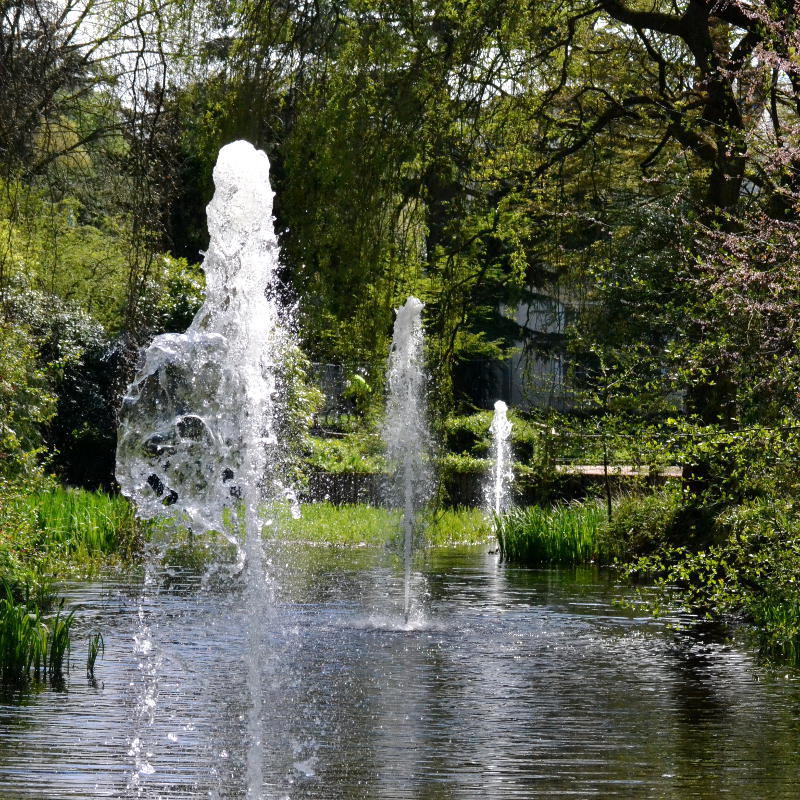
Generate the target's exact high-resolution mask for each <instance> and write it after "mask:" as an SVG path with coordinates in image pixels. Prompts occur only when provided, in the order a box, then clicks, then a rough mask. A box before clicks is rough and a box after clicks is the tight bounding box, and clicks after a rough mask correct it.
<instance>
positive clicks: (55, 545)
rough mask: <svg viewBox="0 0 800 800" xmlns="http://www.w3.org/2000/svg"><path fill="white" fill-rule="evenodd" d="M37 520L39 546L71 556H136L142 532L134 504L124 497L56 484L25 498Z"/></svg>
mask: <svg viewBox="0 0 800 800" xmlns="http://www.w3.org/2000/svg"><path fill="white" fill-rule="evenodd" d="M20 502H22V503H23V504H24V505H25V507H26V509H27V511H28V513H29V514H30V515H31V517H32V518H33V519H34V520H35V527H36V528H37V530H38V535H39V546H40V547H42V548H44V549H46V550H49V551H53V552H54V553H58V554H61V555H63V556H67V557H69V558H70V559H72V560H74V559H80V558H81V557H93V556H98V555H111V554H115V555H126V556H130V555H133V554H134V553H135V552H136V551H137V550H138V546H139V543H138V532H137V528H136V524H135V520H134V517H133V512H132V509H131V505H130V503H129V502H128V501H127V500H126V499H125V498H124V497H120V496H113V495H108V494H105V493H103V492H90V491H86V490H83V489H65V488H62V487H54V488H52V489H50V490H48V491H40V492H35V493H33V494H31V495H28V496H26V497H25V498H23V499H21V500H20Z"/></svg>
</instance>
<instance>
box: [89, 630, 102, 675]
mask: <svg viewBox="0 0 800 800" xmlns="http://www.w3.org/2000/svg"><path fill="white" fill-rule="evenodd" d="M105 653H106V644H105V642H104V641H103V634H102V633H100V632H99V631H98V632H96V633H93V634H92V636H91V637H90V639H89V652H88V654H87V656H86V677H87V678H88V679H89V680H94V665H95V662H96V661H97V656H99V655H100V656H103V655H105Z"/></svg>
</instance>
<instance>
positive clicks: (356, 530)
mask: <svg viewBox="0 0 800 800" xmlns="http://www.w3.org/2000/svg"><path fill="white" fill-rule="evenodd" d="M399 525H400V514H399V513H398V512H396V511H392V510H389V509H386V508H376V507H375V506H367V505H361V504H352V505H351V504H344V505H338V506H337V505H334V504H333V503H308V504H306V505H304V506H303V508H302V517H301V518H300V519H293V518H292V517H291V516H290V515H289V514H288V513H287V514H286V515H285V516H282V517H281V518H280V519H279V520H278V525H277V529H278V536H279V537H281V538H287V539H294V540H301V541H309V542H319V543H323V544H331V545H340V546H351V547H355V546H364V545H372V546H375V545H381V544H384V543H385V542H387V541H388V540H389V539H391V537H392V535H393V534H394V532H395V531H396V530H397V529H398V527H399Z"/></svg>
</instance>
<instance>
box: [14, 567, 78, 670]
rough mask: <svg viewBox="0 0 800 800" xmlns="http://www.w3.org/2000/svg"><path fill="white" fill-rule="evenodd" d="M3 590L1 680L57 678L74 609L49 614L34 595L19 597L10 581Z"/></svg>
mask: <svg viewBox="0 0 800 800" xmlns="http://www.w3.org/2000/svg"><path fill="white" fill-rule="evenodd" d="M0 586H1V587H2V590H1V591H2V594H0V681H2V682H3V683H4V684H14V683H20V682H22V681H25V680H27V679H28V678H29V677H37V678H40V677H41V678H44V677H49V678H51V679H55V678H58V677H60V676H61V675H62V674H63V671H64V667H65V659H66V658H67V655H68V652H69V646H70V629H71V627H72V622H73V619H74V612H70V613H69V614H66V615H64V614H63V610H62V608H61V607H59V608H58V610H57V611H56V613H55V616H49V617H48V616H47V615H46V614H45V613H44V612H43V610H42V607H40V606H37V605H36V603H35V601H34V599H33V596H28V597H27V598H25V599H23V600H21V601H20V600H18V599H17V598H16V597H15V596H14V592H13V591H12V587H11V584H10V583H7V582H3V583H2V584H0Z"/></svg>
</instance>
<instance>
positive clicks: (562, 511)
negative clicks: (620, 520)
mask: <svg viewBox="0 0 800 800" xmlns="http://www.w3.org/2000/svg"><path fill="white" fill-rule="evenodd" d="M604 522H605V510H604V508H603V506H602V504H600V503H584V504H570V505H558V506H554V507H553V508H542V507H540V506H529V507H527V508H517V509H512V510H511V511H510V512H508V513H507V514H503V515H502V516H500V517H499V518H498V520H497V540H498V543H499V546H500V553H501V556H502V558H503V559H504V560H505V561H511V562H516V563H521V564H526V565H528V566H544V565H557V566H573V565H576V564H589V563H591V562H593V561H595V562H597V561H603V560H605V559H606V558H607V557H608V556H609V554H608V553H606V552H604V545H603V538H602V528H603V525H604Z"/></svg>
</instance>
